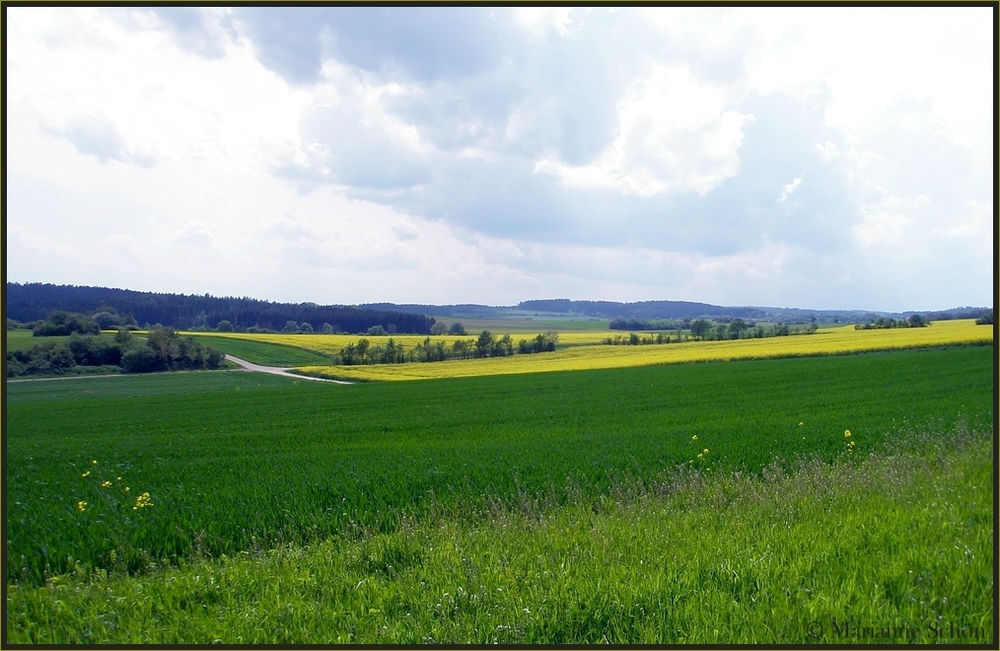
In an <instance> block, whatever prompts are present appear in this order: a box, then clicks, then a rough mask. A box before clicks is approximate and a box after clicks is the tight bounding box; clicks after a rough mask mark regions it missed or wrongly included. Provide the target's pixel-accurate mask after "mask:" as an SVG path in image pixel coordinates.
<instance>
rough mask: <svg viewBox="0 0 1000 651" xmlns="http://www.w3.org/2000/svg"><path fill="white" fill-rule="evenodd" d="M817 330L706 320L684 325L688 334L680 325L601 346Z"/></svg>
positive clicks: (617, 338) (812, 325)
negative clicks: (686, 326)
mask: <svg viewBox="0 0 1000 651" xmlns="http://www.w3.org/2000/svg"><path fill="white" fill-rule="evenodd" d="M818 329H819V326H818V325H817V324H816V323H815V322H813V323H808V324H804V325H801V326H789V325H788V324H787V323H775V324H772V325H771V326H769V327H764V326H763V325H760V324H754V323H752V322H751V323H748V322H746V321H744V320H743V319H738V318H737V319H730V320H728V321H727V322H725V323H714V324H713V323H712V322H711V321H708V320H707V319H695V320H694V321H691V322H690V323H688V332H687V334H685V333H684V328H683V327H682V324H680V323H677V324H674V327H673V329H672V332H673V334H671V330H660V331H659V332H656V333H655V334H654V333H650V334H648V335H640V334H638V333H636V332H631V333H629V335H628V336H625V335H620V334H619V335H614V336H613V337H607V338H605V339H604V340H603V343H605V344H609V345H612V346H644V345H650V344H669V343H682V342H685V341H692V340H694V341H726V340H732V339H763V338H764V337H787V336H789V335H799V334H812V333H814V332H816V330H818Z"/></svg>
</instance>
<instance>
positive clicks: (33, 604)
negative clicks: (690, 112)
mask: <svg viewBox="0 0 1000 651" xmlns="http://www.w3.org/2000/svg"><path fill="white" fill-rule="evenodd" d="M945 434H947V435H945ZM991 438H992V437H991V434H990V433H980V434H975V433H969V432H964V431H961V430H958V431H952V432H948V433H945V432H942V431H937V432H934V433H930V434H924V435H916V436H904V437H903V438H902V439H897V440H896V441H894V446H893V448H892V449H891V451H890V450H886V449H883V450H879V451H877V452H876V453H875V454H873V455H872V456H869V457H866V458H864V459H861V460H859V461H858V462H857V463H853V462H852V460H849V459H843V458H842V459H841V460H840V461H836V462H834V463H832V464H825V463H817V462H806V463H803V464H801V465H799V466H797V467H795V468H794V469H793V470H792V472H789V473H781V472H774V471H771V472H768V473H765V474H763V475H762V476H760V477H754V476H748V475H738V474H721V475H715V476H710V477H703V476H702V475H699V474H696V473H689V474H677V475H675V476H674V477H673V478H672V481H671V482H670V483H669V484H668V485H665V486H641V487H638V489H636V490H626V491H619V492H617V493H615V494H612V495H610V496H608V498H607V499H601V500H597V501H593V502H588V501H583V500H579V501H575V502H572V503H570V504H567V505H566V506H561V507H554V508H553V507H549V506H542V507H539V505H538V504H537V503H532V502H524V501H522V507H521V509H520V510H519V511H515V512H510V511H500V512H496V513H494V514H493V516H492V517H490V518H487V519H485V520H481V519H480V520H476V521H473V522H471V523H470V521H469V520H468V519H467V518H463V517H461V515H460V514H459V516H457V517H456V516H453V515H448V514H445V515H440V516H439V517H437V518H434V519H433V520H423V521H407V522H405V523H403V525H402V526H400V527H399V528H398V529H397V530H396V531H394V532H392V533H381V534H374V535H363V536H360V537H357V538H328V539H326V540H323V541H321V542H318V543H315V544H312V545H309V546H306V547H301V546H297V545H283V546H282V547H280V548H278V549H274V550H269V551H264V552H253V553H243V554H237V555H231V556H225V555H223V556H218V557H215V558H206V557H204V556H201V557H196V558H190V559H188V560H186V561H185V562H184V563H183V564H182V565H181V566H179V567H168V568H160V569H156V570H151V571H149V572H148V573H146V574H143V575H133V576H126V575H123V574H118V573H111V574H106V573H102V572H96V573H91V574H88V573H74V574H71V575H67V576H62V577H53V578H52V579H50V580H49V582H48V583H47V585H46V586H45V587H41V588H30V587H24V586H21V585H16V584H15V585H13V586H8V597H7V617H8V619H7V634H8V637H7V639H8V642H10V643H27V644H43V645H52V644H66V643H81V644H100V643H112V644H114V643H117V644H128V645H138V644H164V643H165V644H185V645H189V644H205V643H208V642H215V643H231V644H238V645H249V644H295V643H313V644H333V643H341V644H343V643H361V644H379V643H382V644H385V643H389V644H393V643H395V644H409V645H414V644H428V643H431V644H434V643H437V644H442V643H465V644H468V643H478V644H497V643H501V644H503V643H506V644H517V645H525V644H533V643H540V644H547V645H553V644H560V643H562V644H607V643H612V644H641V643H645V644H653V645H657V646H659V645H664V644H709V645H713V646H717V645H720V644H792V645H795V646H801V645H805V644H828V645H829V644H833V645H837V646H842V645H855V646H859V645H867V644H874V645H877V647H878V648H885V647H886V646H887V645H889V644H914V643H918V644H939V645H944V646H946V647H954V646H957V645H969V644H974V645H979V646H978V647H974V648H990V647H991V646H995V643H996V630H995V624H994V619H993V610H994V609H993V602H992V596H991V595H992V579H991V576H992V558H993V545H992V531H993V527H994V521H993V514H992V503H993V493H992V491H991V490H990V487H991V486H992V474H993V457H994V449H993V446H992V440H991ZM629 488H630V489H631V488H635V487H629Z"/></svg>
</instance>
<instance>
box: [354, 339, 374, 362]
mask: <svg viewBox="0 0 1000 651" xmlns="http://www.w3.org/2000/svg"><path fill="white" fill-rule="evenodd" d="M371 345H372V342H370V341H368V340H367V339H358V345H357V347H356V350H357V351H358V357H360V358H361V363H362V364H367V363H368V349H369V348H370V347H371Z"/></svg>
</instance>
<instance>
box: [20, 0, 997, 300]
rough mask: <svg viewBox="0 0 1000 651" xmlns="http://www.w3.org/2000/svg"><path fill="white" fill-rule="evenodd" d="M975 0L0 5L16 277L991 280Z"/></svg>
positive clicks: (103, 282)
mask: <svg viewBox="0 0 1000 651" xmlns="http://www.w3.org/2000/svg"><path fill="white" fill-rule="evenodd" d="M993 21H994V17H993V11H992V8H991V7H988V6H987V7H881V8H880V7H719V8H690V7H689V8H683V7H636V8H586V9H573V8H518V7H507V8H488V7H436V8H430V7H381V8H379V7H360V8H359V7H239V8H233V9H226V8H218V7H216V8H194V7H152V8H151V7H142V8H129V7H104V8H100V7H8V8H7V22H6V25H5V27H6V34H5V38H6V41H5V42H6V46H7V62H6V71H5V77H4V82H5V83H6V91H7V95H6V111H7V114H6V115H7V122H6V125H5V129H4V138H5V146H6V155H7V165H6V168H5V170H4V174H5V176H6V183H7V188H6V195H5V197H4V199H5V201H6V211H5V217H6V225H5V228H6V240H5V246H6V251H5V257H4V261H5V262H4V263H5V265H6V273H7V280H8V281H10V282H22V283H23V282H49V283H56V284H73V285H97V286H105V287H119V288H127V289H134V290H139V291H154V292H173V293H184V294H205V293H209V294H212V295H215V296H250V297H253V298H259V299H266V300H272V301H282V302H314V303H319V304H360V303H373V302H395V303H428V304H455V303H479V304H487V305H513V304H516V303H518V302H519V301H523V300H530V299H544V298H569V299H573V300H612V301H624V302H632V301H645V300H684V301H700V302H707V303H713V304H719V305H732V306H747V305H753V306H768V307H799V308H807V309H864V310H879V311H883V310H884V311H908V310H913V311H919V310H927V311H930V310H940V309H947V308H951V307H958V306H966V305H971V306H988V305H992V302H993V292H994V285H993V283H994V266H993V253H994V246H995V240H996V234H995V231H994V218H995V210H996V207H995V206H994V199H993V197H994V182H995V169H994V160H993V147H994V141H995V138H996V134H995V133H994V107H993V101H994V92H995V86H994V78H995V71H994V68H993V62H994V58H995V54H996V52H995V49H994V43H993V31H992V30H993Z"/></svg>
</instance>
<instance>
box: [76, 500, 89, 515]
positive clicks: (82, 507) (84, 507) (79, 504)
mask: <svg viewBox="0 0 1000 651" xmlns="http://www.w3.org/2000/svg"><path fill="white" fill-rule="evenodd" d="M76 510H77V511H81V512H82V511H86V510H87V503H86V502H84V501H83V500H80V501H79V502H77V503H76Z"/></svg>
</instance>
